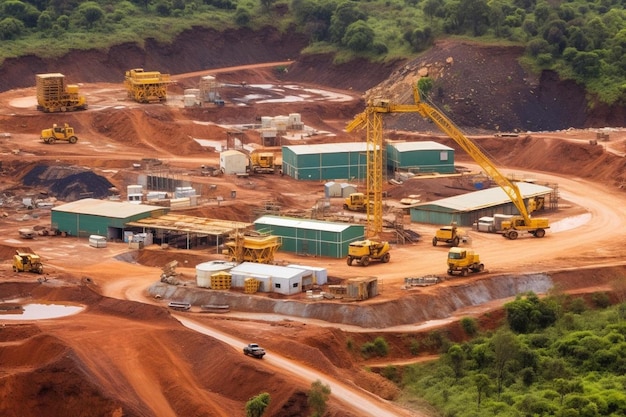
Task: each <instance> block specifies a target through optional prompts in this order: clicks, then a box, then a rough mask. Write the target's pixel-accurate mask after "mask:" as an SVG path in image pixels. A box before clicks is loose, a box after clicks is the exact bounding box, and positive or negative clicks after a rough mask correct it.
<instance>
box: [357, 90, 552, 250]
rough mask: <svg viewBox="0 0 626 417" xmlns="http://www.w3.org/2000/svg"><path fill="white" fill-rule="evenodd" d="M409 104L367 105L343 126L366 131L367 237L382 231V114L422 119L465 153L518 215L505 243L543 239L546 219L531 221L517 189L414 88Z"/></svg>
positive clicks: (508, 226)
mask: <svg viewBox="0 0 626 417" xmlns="http://www.w3.org/2000/svg"><path fill="white" fill-rule="evenodd" d="M413 100H414V101H415V104H397V103H392V102H391V101H389V100H384V99H372V100H370V101H368V103H367V107H366V108H365V111H364V112H362V113H360V114H358V115H357V116H356V117H355V118H354V119H353V120H352V121H351V122H350V123H348V125H347V126H346V131H347V132H352V131H353V130H355V129H357V128H358V129H362V128H363V127H365V128H366V135H367V191H366V200H367V203H366V207H367V234H368V236H374V235H376V234H378V233H380V232H382V229H383V203H382V187H383V165H384V161H383V115H384V114H386V113H419V114H420V115H421V116H422V117H425V118H427V119H429V120H431V121H432V122H433V123H435V124H436V125H437V127H438V128H439V129H441V131H443V132H444V133H445V134H447V135H448V136H450V138H451V139H453V140H454V141H455V142H456V143H457V144H458V145H459V146H460V147H461V148H462V149H463V150H464V151H465V152H467V153H468V155H469V156H471V157H472V158H473V159H474V161H476V163H478V164H479V165H480V166H481V167H482V169H484V170H485V172H486V173H487V175H489V176H490V177H491V178H493V180H494V181H495V182H496V183H497V184H498V185H499V186H500V188H502V190H503V191H504V192H505V193H506V194H507V196H508V197H509V199H510V200H511V202H512V203H513V204H514V205H515V207H516V208H517V210H518V211H519V213H520V216H521V218H520V217H519V216H518V217H517V218H515V217H514V218H513V219H511V222H508V223H506V224H505V225H503V228H504V230H503V235H504V236H505V237H507V238H509V239H516V238H517V235H518V231H524V232H529V233H530V234H532V235H533V236H535V237H543V236H544V235H545V229H547V228H549V227H550V225H549V222H548V219H545V218H531V217H530V213H529V210H528V209H527V208H526V205H525V204H524V196H523V195H522V193H521V192H520V190H519V187H518V186H517V185H516V184H515V183H513V182H512V181H510V180H509V179H508V178H506V177H505V176H504V175H502V174H501V173H500V171H498V169H497V168H496V166H495V165H494V164H493V163H492V162H491V161H490V160H489V158H487V157H486V156H485V155H484V154H483V153H482V152H481V150H480V149H479V148H478V146H476V144H474V142H472V141H471V140H470V139H468V138H467V137H465V135H463V133H461V131H460V130H459V128H457V127H456V126H455V125H454V123H452V122H451V121H450V120H449V119H448V118H447V117H446V116H445V115H444V114H443V113H441V112H440V111H439V110H437V109H436V108H434V107H433V106H431V105H429V104H427V103H425V102H423V101H422V100H421V97H420V94H419V89H418V87H417V84H415V85H413Z"/></svg>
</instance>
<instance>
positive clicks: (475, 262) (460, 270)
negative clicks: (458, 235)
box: [448, 247, 485, 277]
mask: <svg viewBox="0 0 626 417" xmlns="http://www.w3.org/2000/svg"><path fill="white" fill-rule="evenodd" d="M484 269H485V265H483V264H482V263H481V262H480V256H478V254H477V253H475V252H474V251H473V250H471V249H465V248H458V247H452V248H450V250H449V251H448V275H462V276H464V277H466V276H468V275H469V273H470V272H482V271H483V270H484Z"/></svg>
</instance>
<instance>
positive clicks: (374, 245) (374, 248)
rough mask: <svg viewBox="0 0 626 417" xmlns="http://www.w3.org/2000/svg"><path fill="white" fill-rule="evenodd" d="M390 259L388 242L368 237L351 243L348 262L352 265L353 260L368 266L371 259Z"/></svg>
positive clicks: (386, 260)
mask: <svg viewBox="0 0 626 417" xmlns="http://www.w3.org/2000/svg"><path fill="white" fill-rule="evenodd" d="M390 259H391V254H390V253H389V243H388V242H376V241H373V240H369V239H368V240H359V241H356V242H352V243H350V246H349V247H348V257H347V258H346V263H347V264H348V265H349V266H352V262H353V261H357V262H358V263H359V265H361V266H368V265H369V264H370V261H380V262H382V263H387V262H389V260H390Z"/></svg>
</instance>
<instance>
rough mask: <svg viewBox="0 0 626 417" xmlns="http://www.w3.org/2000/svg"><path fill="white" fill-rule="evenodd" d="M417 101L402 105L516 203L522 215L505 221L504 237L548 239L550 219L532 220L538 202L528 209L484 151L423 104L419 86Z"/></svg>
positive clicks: (444, 118)
mask: <svg viewBox="0 0 626 417" xmlns="http://www.w3.org/2000/svg"><path fill="white" fill-rule="evenodd" d="M413 98H414V100H415V105H410V106H400V107H401V108H405V107H408V108H413V109H417V111H418V112H419V113H420V114H421V115H422V116H424V117H426V118H428V119H430V120H432V121H433V123H435V124H436V125H437V127H439V129H441V131H443V132H444V133H446V134H447V135H448V136H450V137H451V138H452V139H453V140H454V141H455V142H456V143H457V144H458V145H459V146H461V148H463V150H464V151H465V152H467V153H468V154H469V155H470V156H471V157H472V158H473V159H474V161H476V163H478V164H479V165H480V166H481V168H482V169H484V170H485V173H486V174H487V175H489V176H490V177H491V178H493V180H494V181H495V182H496V183H497V184H498V185H499V186H500V188H502V190H504V192H505V193H506V194H507V196H508V197H509V199H510V200H511V201H512V202H513V204H514V205H515V207H516V208H517V210H518V211H519V213H520V215H519V216H514V217H512V218H511V220H510V221H505V222H503V224H502V234H503V236H504V237H506V238H508V239H517V236H518V234H519V233H520V232H528V233H530V234H531V235H533V236H535V237H544V236H545V234H546V229H548V228H549V227H550V223H549V221H548V219H546V218H531V217H530V214H529V212H532V210H534V209H535V208H536V207H535V202H534V200H531V202H530V204H529V206H530V210H529V209H527V208H526V205H525V203H524V197H523V196H522V193H521V192H520V190H519V187H518V186H517V185H516V184H515V183H513V182H512V181H510V180H509V179H508V178H507V177H505V176H504V175H502V174H501V173H500V171H498V169H497V168H496V167H495V165H494V164H493V163H492V162H491V161H490V160H489V158H487V157H486V156H485V155H484V154H483V153H482V152H481V150H480V149H479V148H478V146H476V144H475V143H474V142H472V141H471V140H470V139H469V138H467V137H465V135H463V133H461V131H460V130H459V129H458V128H457V127H456V126H455V125H454V124H453V123H452V122H451V121H450V120H448V118H446V116H444V114H443V113H441V112H440V111H439V110H437V109H435V108H434V107H433V106H431V105H429V104H426V103H425V102H423V101H421V98H420V94H419V89H418V88H417V84H416V85H414V86H413Z"/></svg>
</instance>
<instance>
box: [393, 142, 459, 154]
mask: <svg viewBox="0 0 626 417" xmlns="http://www.w3.org/2000/svg"><path fill="white" fill-rule="evenodd" d="M389 145H390V146H392V147H394V148H396V149H397V150H398V152H410V151H453V150H454V149H453V148H451V147H449V146H446V145H442V144H441V143H437V142H433V141H425V142H389Z"/></svg>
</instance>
